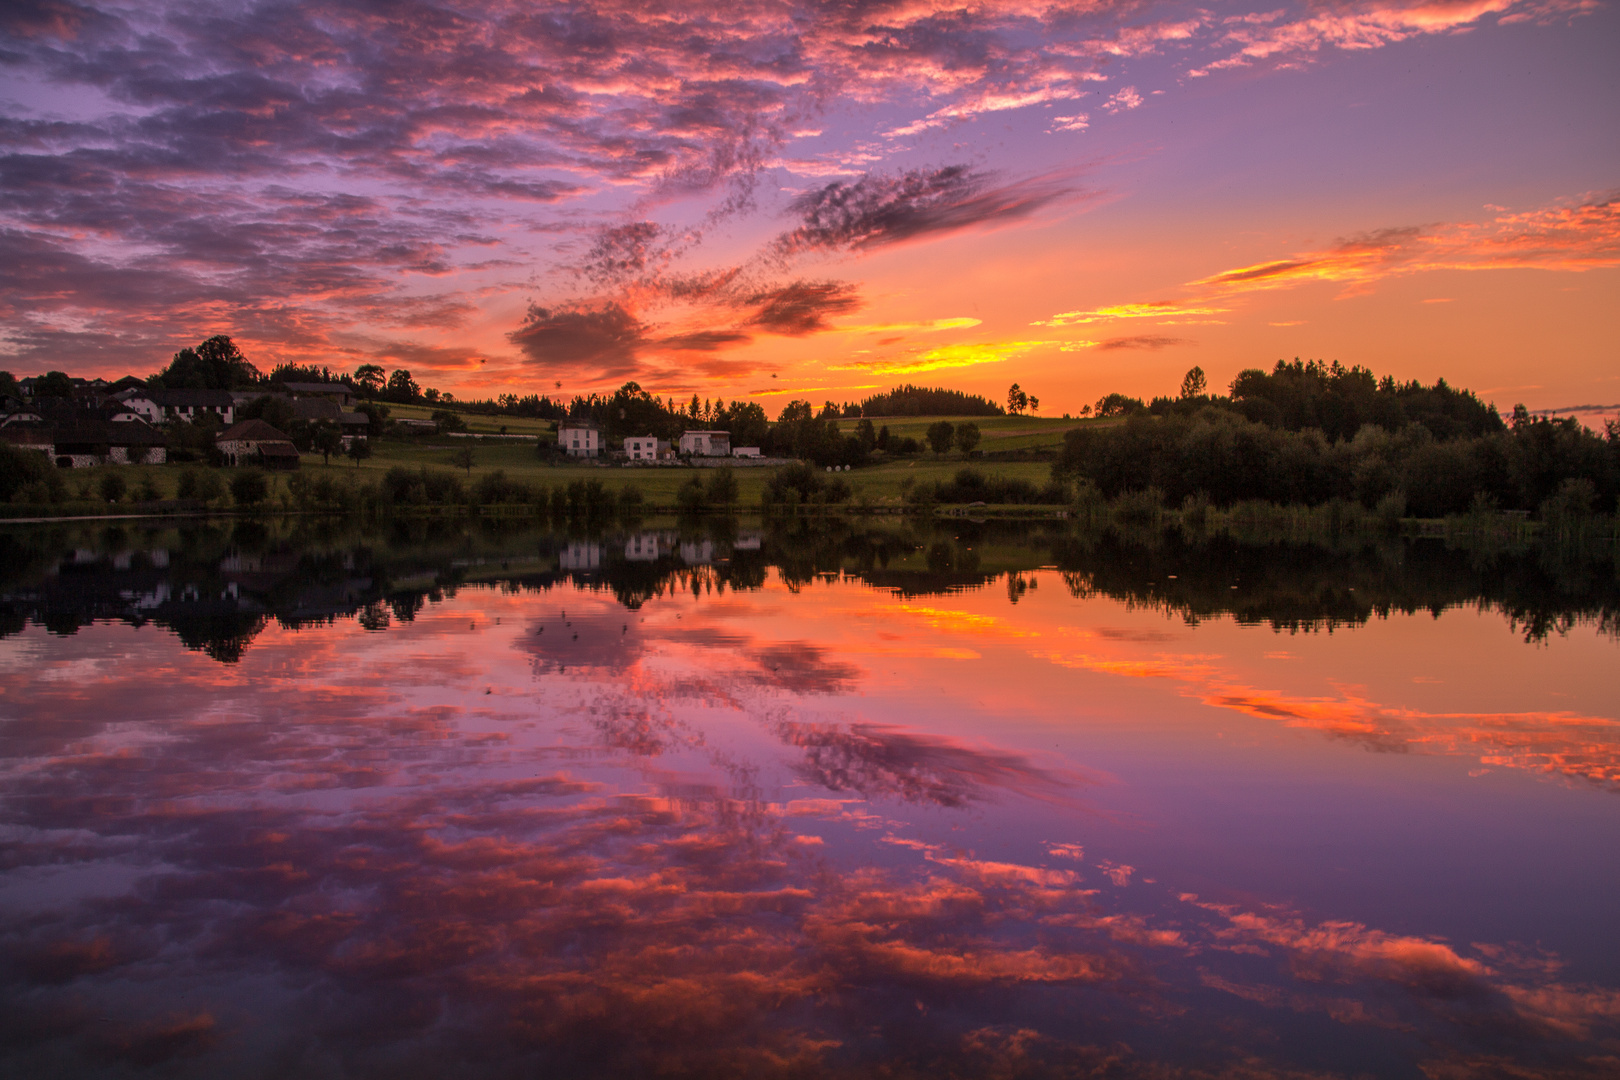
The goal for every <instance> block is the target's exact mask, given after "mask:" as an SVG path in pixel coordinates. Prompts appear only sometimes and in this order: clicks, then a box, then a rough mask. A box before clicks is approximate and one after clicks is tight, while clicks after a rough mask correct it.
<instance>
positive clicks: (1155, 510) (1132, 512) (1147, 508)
mask: <svg viewBox="0 0 1620 1080" xmlns="http://www.w3.org/2000/svg"><path fill="white" fill-rule="evenodd" d="M1163 509H1164V492H1162V491H1160V490H1159V489H1158V488H1155V487H1149V488H1143V489H1141V490H1137V491H1127V492H1125V493H1124V494H1122V495H1120V497H1119V498H1117V499H1115V500H1114V507H1113V510H1114V517H1116V518H1117V519H1119V520H1120V521H1126V522H1139V523H1146V522H1151V521H1157V520H1158V519H1159V513H1160V511H1162V510H1163Z"/></svg>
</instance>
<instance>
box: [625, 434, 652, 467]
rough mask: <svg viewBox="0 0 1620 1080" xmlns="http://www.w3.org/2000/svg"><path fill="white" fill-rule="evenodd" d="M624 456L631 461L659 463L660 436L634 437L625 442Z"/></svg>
mask: <svg viewBox="0 0 1620 1080" xmlns="http://www.w3.org/2000/svg"><path fill="white" fill-rule="evenodd" d="M624 455H625V457H627V458H629V459H630V460H631V461H657V460H658V436H656V435H632V436H630V437H629V438H628V439H625V440H624Z"/></svg>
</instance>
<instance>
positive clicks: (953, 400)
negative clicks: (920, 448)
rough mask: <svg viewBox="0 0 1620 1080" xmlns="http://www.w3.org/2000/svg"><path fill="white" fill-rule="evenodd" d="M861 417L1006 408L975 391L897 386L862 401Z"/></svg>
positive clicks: (987, 412)
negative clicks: (966, 392) (972, 392)
mask: <svg viewBox="0 0 1620 1080" xmlns="http://www.w3.org/2000/svg"><path fill="white" fill-rule="evenodd" d="M861 415H862V416H871V417H878V416H1005V415H1007V410H1006V409H1003V408H1002V407H1001V406H1000V405H997V404H996V403H995V402H993V401H991V400H990V399H989V398H985V397H980V396H979V395H978V394H965V393H963V392H962V391H960V390H947V389H945V388H944V387H942V386H936V387H922V386H912V385H910V384H909V383H908V384H907V385H905V386H897V387H895V388H894V389H893V390H890V391H888V392H887V393H883V394H873V395H872V396H871V397H869V398H867V399H866V400H865V401H862V402H861Z"/></svg>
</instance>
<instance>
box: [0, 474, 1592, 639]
mask: <svg viewBox="0 0 1620 1080" xmlns="http://www.w3.org/2000/svg"><path fill="white" fill-rule="evenodd" d="M590 500H591V494H590V493H589V492H587V491H584V490H581V491H579V492H575V493H567V494H565V495H564V497H563V500H562V504H561V513H560V514H559V515H558V516H557V517H556V518H555V519H553V522H552V523H551V524H550V525H547V524H545V523H544V522H542V523H540V524H536V523H534V522H532V521H498V520H478V519H465V518H460V519H428V518H417V519H409V518H397V519H390V520H388V521H386V522H382V523H374V524H370V525H364V526H362V525H361V524H359V523H356V522H354V521H353V520H352V519H342V518H291V519H285V520H265V521H238V522H218V521H199V522H193V523H187V524H185V525H183V526H180V527H172V526H171V527H156V526H150V527H148V526H114V527H105V526H98V527H92V526H87V525H65V524H64V525H53V526H38V527H33V528H28V529H21V528H18V529H9V530H3V531H0V637H3V636H6V635H10V634H15V633H19V632H21V631H22V630H24V629H25V628H26V627H27V626H29V625H30V624H32V625H36V626H39V627H42V628H44V629H45V630H47V631H50V632H52V633H57V634H72V633H75V632H76V631H77V630H78V629H79V628H81V627H83V626H86V625H88V624H90V623H93V622H96V621H105V620H115V621H121V622H126V623H130V624H133V625H144V624H146V623H153V624H156V625H159V626H164V627H167V628H168V629H170V630H171V631H172V632H174V633H175V634H176V635H177V636H178V637H179V638H180V639H181V640H182V641H183V642H184V643H185V644H186V645H188V646H189V647H191V648H195V649H200V650H202V651H205V652H207V653H208V654H209V655H210V656H213V657H214V658H215V659H218V660H220V661H222V662H233V661H235V660H237V659H239V658H240V657H241V656H242V655H243V653H244V651H245V650H246V649H247V648H248V647H249V646H250V645H251V644H252V642H253V640H254V638H255V637H256V636H257V634H258V633H259V632H260V631H262V630H263V629H264V628H265V627H266V626H268V625H270V624H271V623H272V622H275V623H279V624H280V625H283V626H287V627H300V626H314V625H322V624H326V623H330V622H332V621H333V620H335V619H341V618H358V619H359V620H360V621H361V622H362V623H363V624H365V625H366V626H367V627H368V628H371V629H382V628H385V627H386V626H388V625H389V624H390V623H391V622H401V621H404V622H408V621H410V620H412V619H414V618H415V617H416V615H417V614H418V613H419V612H420V611H421V610H422V609H423V608H424V607H425V606H427V605H429V604H433V603H437V602H438V601H440V600H442V599H443V598H445V597H446V596H453V595H454V594H455V592H456V591H457V590H458V589H460V588H462V587H465V586H467V585H471V584H481V585H484V586H488V587H498V588H501V589H503V590H507V591H526V590H539V591H544V590H547V589H551V588H553V587H555V586H557V585H559V584H563V583H569V584H572V585H575V586H581V587H585V588H589V589H593V590H602V591H604V592H607V593H610V594H612V595H613V596H614V597H616V598H617V599H618V601H619V602H620V603H622V604H623V605H625V606H626V607H628V608H632V609H633V608H636V607H639V606H640V605H642V604H644V603H646V602H648V601H649V600H651V599H653V598H655V597H658V596H662V595H667V594H668V593H670V592H674V591H691V590H698V591H708V592H717V591H720V592H723V591H724V590H726V589H733V590H750V589H758V588H761V587H763V585H764V584H765V582H766V580H767V577H768V576H769V575H768V570H769V569H770V568H773V567H774V568H775V569H776V572H777V574H778V576H779V577H780V579H781V580H782V581H784V582H785V583H787V584H788V585H789V586H790V587H794V588H797V587H800V586H803V585H807V584H809V583H811V582H813V581H815V580H818V579H821V578H825V577H826V576H828V575H837V576H845V577H854V578H857V579H859V580H862V581H865V582H866V583H868V584H869V585H871V586H873V587H875V588H883V589H891V590H894V591H895V592H897V593H900V594H903V595H907V596H924V595H930V594H941V593H950V592H956V591H960V590H963V589H979V588H985V587H1000V586H1005V588H1006V590H1007V595H1008V597H1009V599H1010V600H1012V601H1013V602H1017V601H1018V600H1019V599H1020V598H1021V597H1022V596H1023V595H1024V594H1025V593H1026V592H1027V590H1028V589H1029V588H1031V587H1038V576H1037V575H1036V574H1034V573H1033V572H1034V571H1036V570H1037V569H1038V568H1047V569H1054V568H1055V569H1056V570H1057V571H1058V572H1059V573H1060V580H1061V581H1062V582H1063V584H1064V586H1066V587H1067V588H1068V590H1069V591H1070V592H1072V593H1073V594H1074V595H1075V596H1076V597H1080V598H1086V597H1091V596H1106V597H1110V598H1112V599H1115V600H1119V601H1122V602H1124V603H1126V604H1128V605H1131V606H1133V607H1148V608H1153V609H1157V610H1159V611H1161V612H1163V613H1164V615H1165V616H1166V617H1167V618H1174V619H1177V620H1182V621H1186V622H1188V623H1197V622H1198V621H1200V620H1202V619H1207V618H1216V617H1232V618H1235V619H1236V620H1237V621H1239V622H1242V623H1247V624H1255V625H1269V626H1271V627H1273V628H1274V629H1277V630H1280V631H1290V632H1306V631H1325V630H1333V629H1336V628H1345V627H1352V628H1353V627H1356V626H1360V625H1362V624H1364V623H1366V622H1368V621H1369V620H1372V619H1376V618H1384V617H1388V616H1390V615H1393V614H1397V613H1405V614H1412V613H1418V612H1430V613H1433V614H1435V615H1439V614H1440V613H1441V612H1443V611H1445V610H1447V609H1451V608H1466V609H1474V608H1478V609H1484V610H1491V611H1495V612H1497V613H1498V614H1499V615H1500V616H1501V617H1502V618H1503V619H1504V620H1506V621H1507V622H1508V623H1509V624H1510V625H1511V626H1512V627H1513V629H1514V630H1515V631H1516V632H1517V633H1519V634H1520V635H1522V636H1523V637H1524V638H1525V639H1526V640H1528V641H1538V640H1542V639H1545V638H1546V637H1548V636H1549V635H1552V634H1558V633H1563V632H1566V631H1568V630H1570V629H1571V628H1573V627H1575V626H1578V625H1594V626H1596V627H1597V628H1598V629H1599V631H1600V632H1603V633H1605V634H1609V635H1611V636H1616V637H1620V577H1617V575H1616V558H1615V548H1614V545H1613V544H1612V543H1609V544H1561V543H1551V542H1542V543H1534V544H1521V545H1519V546H1517V547H1515V548H1512V549H1504V548H1493V547H1491V546H1489V545H1479V544H1472V543H1458V542H1452V541H1441V540H1437V539H1435V540H1424V539H1411V538H1406V539H1402V538H1395V537H1390V538H1380V539H1376V540H1365V539H1355V538H1341V539H1340V540H1337V541H1325V542H1321V543H1303V542H1276V541H1263V542H1244V541H1241V540H1239V539H1236V538H1234V537H1232V536H1230V535H1222V536H1204V535H1201V534H1198V533H1196V532H1189V531H1183V530H1180V529H1163V530H1160V529H1118V528H1112V527H1109V528H1086V527H1083V526H1076V525H1075V524H1073V523H1060V522H1052V521H1047V522H1029V523H1020V524H1018V525H1011V524H1007V523H996V522H989V523H974V522H969V521H956V522H943V521H936V520H932V519H926V520H920V519H907V520H891V521H884V522H874V521H865V520H860V519H850V518H840V517H832V518H804V517H792V518H785V519H767V520H766V521H765V522H764V523H763V524H761V525H760V526H758V527H757V528H745V527H744V526H742V525H741V524H739V522H738V521H737V519H735V518H724V517H721V518H706V519H689V520H687V521H686V522H685V523H684V524H681V525H678V526H672V525H664V526H647V525H641V524H636V523H633V522H632V523H630V524H625V523H623V521H622V520H621V519H620V518H619V517H618V516H617V515H615V514H614V513H612V512H611V509H612V508H611V507H610V506H608V505H603V506H600V507H598V508H597V513H596V515H595V516H593V512H592V508H591V506H590ZM64 553H66V554H64ZM986 567H994V568H995V569H994V570H989V569H986ZM1045 580H1046V581H1047V582H1048V587H1050V584H1051V582H1052V580H1053V579H1052V578H1050V577H1048V578H1046V579H1045ZM1234 586H1235V587H1234Z"/></svg>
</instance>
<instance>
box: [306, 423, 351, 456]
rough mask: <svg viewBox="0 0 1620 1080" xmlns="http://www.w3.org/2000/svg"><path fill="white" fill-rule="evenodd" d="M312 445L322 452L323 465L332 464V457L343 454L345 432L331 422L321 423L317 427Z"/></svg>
mask: <svg viewBox="0 0 1620 1080" xmlns="http://www.w3.org/2000/svg"><path fill="white" fill-rule="evenodd" d="M311 445H313V446H314V447H315V449H316V450H318V451H320V454H321V464H323V465H330V464H332V455H333V454H341V453H343V432H342V431H340V430H338V427H337V425H336V424H333V423H331V422H330V421H321V422H320V423H318V424H316V425H315V437H314V439H313V440H312V442H311Z"/></svg>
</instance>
